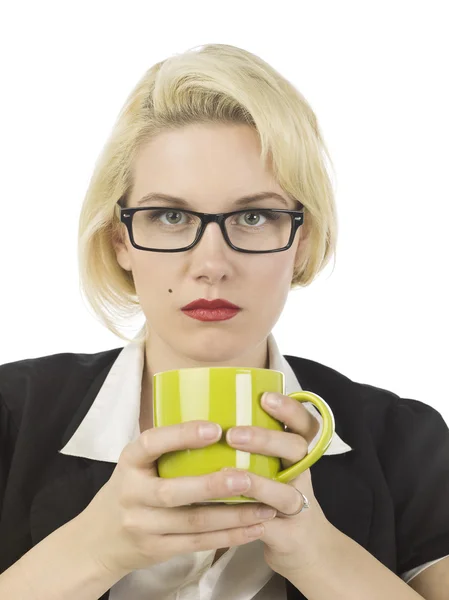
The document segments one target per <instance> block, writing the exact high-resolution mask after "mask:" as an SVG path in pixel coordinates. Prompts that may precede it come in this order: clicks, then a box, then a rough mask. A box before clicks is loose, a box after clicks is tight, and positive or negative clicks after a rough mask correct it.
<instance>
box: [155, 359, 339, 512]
mask: <svg viewBox="0 0 449 600" xmlns="http://www.w3.org/2000/svg"><path fill="white" fill-rule="evenodd" d="M284 390H285V387H284V373H283V372H282V371H276V370H274V369H259V368H252V367H251V368H249V367H194V368H185V369H173V370H170V371H161V372H159V373H155V374H154V375H153V421H154V427H165V426H167V425H176V424H179V423H183V422H186V421H194V420H197V419H199V420H205V421H212V422H214V423H218V424H219V425H220V426H221V428H222V432H223V433H222V436H221V438H220V439H219V440H218V441H217V442H216V443H214V444H211V445H209V446H206V447H205V448H192V449H185V450H177V451H174V452H167V453H166V454H163V455H162V456H161V457H159V459H158V461H157V467H158V474H159V477H164V478H168V477H183V476H197V475H206V474H208V473H213V472H214V471H220V470H221V469H222V468H223V467H234V468H237V469H245V470H247V471H250V472H252V473H256V474H257V475H261V476H263V477H267V478H270V479H274V480H275V481H279V482H281V483H287V482H289V481H291V480H292V479H294V478H295V477H297V476H298V475H299V474H300V473H302V472H303V471H305V470H306V469H308V468H309V467H310V466H311V465H313V464H314V463H315V462H316V461H317V460H319V459H320V458H321V456H322V455H323V454H324V452H326V450H327V448H328V447H329V445H330V443H331V441H332V436H333V434H334V431H335V423H334V417H333V414H332V411H331V410H330V409H329V408H328V406H327V404H326V403H325V401H324V400H323V399H322V398H321V397H320V396H318V395H317V394H314V393H312V392H307V391H299V392H294V393H292V394H288V395H289V396H290V397H291V398H294V399H295V400H298V402H311V403H312V404H313V405H314V406H315V407H316V408H317V409H318V411H319V412H320V414H321V416H322V418H323V430H322V434H321V437H320V439H319V441H318V443H317V444H316V445H315V447H314V448H313V449H312V450H311V452H310V453H309V454H307V455H306V456H305V457H304V458H302V459H301V460H300V461H298V462H297V463H295V464H294V465H291V466H290V467H288V468H287V469H283V470H281V466H282V465H281V459H280V458H276V457H272V456H264V455H262V454H255V453H249V452H245V451H242V450H237V449H235V448H233V447H231V446H229V445H228V444H227V442H226V432H227V430H228V429H230V428H231V427H236V426H240V425H247V426H248V425H250V426H256V427H265V428H267V429H273V430H276V431H283V430H284V426H283V424H282V423H281V422H280V421H278V420H276V419H274V418H273V417H272V416H271V415H269V414H268V413H267V412H266V411H265V410H264V409H263V408H262V406H261V402H260V401H261V398H262V395H263V394H264V392H278V393H281V394H284V393H285V392H284ZM211 502H224V503H226V504H234V503H240V502H257V500H255V499H253V498H250V497H246V496H244V495H236V496H230V497H227V498H217V499H213V500H209V501H207V502H204V503H201V504H209V503H211Z"/></svg>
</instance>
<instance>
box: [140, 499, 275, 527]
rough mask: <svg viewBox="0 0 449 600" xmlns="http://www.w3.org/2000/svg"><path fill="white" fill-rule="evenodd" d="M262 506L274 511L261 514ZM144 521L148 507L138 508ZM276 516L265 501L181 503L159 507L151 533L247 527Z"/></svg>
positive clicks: (146, 519)
mask: <svg viewBox="0 0 449 600" xmlns="http://www.w3.org/2000/svg"><path fill="white" fill-rule="evenodd" d="M260 509H266V510H268V511H270V512H271V514H270V515H265V516H264V515H262V514H260V513H259V510H260ZM139 514H140V515H141V516H140V519H141V522H142V523H145V522H146V521H148V510H147V509H145V508H142V509H141V510H138V513H137V518H138V517H139ZM275 516H276V511H275V510H274V509H273V508H271V507H269V506H264V505H262V504H253V503H251V504H244V505H241V506H220V505H217V506H182V507H179V508H160V509H158V510H157V518H156V519H155V520H154V523H152V526H151V533H152V534H161V535H163V534H172V533H178V534H182V533H201V532H208V531H217V529H218V530H224V529H236V528H238V527H248V526H250V525H254V524H256V523H261V522H264V521H269V520H270V519H273V518H274V517H275Z"/></svg>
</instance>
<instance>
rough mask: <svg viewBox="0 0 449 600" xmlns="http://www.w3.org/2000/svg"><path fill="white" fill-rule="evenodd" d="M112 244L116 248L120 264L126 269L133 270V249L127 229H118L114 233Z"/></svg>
mask: <svg viewBox="0 0 449 600" xmlns="http://www.w3.org/2000/svg"><path fill="white" fill-rule="evenodd" d="M112 245H113V247H114V250H115V255H116V257H117V262H118V264H119V265H120V266H121V267H122V269H124V270H125V271H132V266H131V250H130V246H131V245H130V243H129V240H128V234H127V232H125V231H123V230H122V231H121V232H120V231H118V232H117V231H116V232H114V234H113V235H112Z"/></svg>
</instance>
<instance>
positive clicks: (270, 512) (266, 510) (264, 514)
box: [256, 506, 277, 519]
mask: <svg viewBox="0 0 449 600" xmlns="http://www.w3.org/2000/svg"><path fill="white" fill-rule="evenodd" d="M276 512H277V511H275V510H274V508H270V507H269V506H262V507H261V508H258V509H257V510H256V514H257V516H258V517H261V518H262V519H271V517H274V515H275V514H276Z"/></svg>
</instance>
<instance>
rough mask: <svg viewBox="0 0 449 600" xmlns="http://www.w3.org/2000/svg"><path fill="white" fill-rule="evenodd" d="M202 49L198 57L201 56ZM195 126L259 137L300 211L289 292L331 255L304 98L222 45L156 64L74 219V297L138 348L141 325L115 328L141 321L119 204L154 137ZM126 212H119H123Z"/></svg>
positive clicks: (325, 198) (325, 180)
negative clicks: (300, 240)
mask: <svg viewBox="0 0 449 600" xmlns="http://www.w3.org/2000/svg"><path fill="white" fill-rule="evenodd" d="M197 48H199V49H197ZM193 123H228V124H229V123H236V124H245V125H248V126H250V127H252V128H253V129H254V130H255V131H256V132H257V133H258V135H259V139H260V144H261V160H262V161H264V162H263V164H266V163H265V161H266V160H267V159H269V160H270V166H271V168H272V170H273V173H274V176H275V178H276V180H277V181H278V183H279V185H280V186H281V187H282V188H283V189H284V190H285V192H286V193H287V194H289V195H290V196H291V197H292V198H294V199H297V200H299V201H300V202H301V203H302V204H303V206H304V208H303V210H304V223H303V225H302V226H301V228H300V230H299V231H300V232H301V231H302V230H304V231H302V233H301V236H305V239H304V244H305V247H304V251H302V252H301V254H300V255H299V259H298V261H297V264H295V268H294V272H293V278H292V282H291V288H292V289H293V288H295V287H300V286H302V287H305V286H307V285H309V284H310V283H312V281H313V280H314V279H315V277H316V276H317V275H318V273H319V272H320V271H321V270H323V269H324V267H325V266H326V265H327V264H328V262H329V260H330V258H331V257H332V255H333V254H335V256H336V243H337V214H336V206H335V199H334V192H333V189H332V184H331V180H330V177H329V173H328V170H327V166H326V159H328V161H329V164H330V165H331V166H332V168H333V165H332V161H331V159H330V156H329V153H328V151H327V148H326V145H325V143H324V141H323V138H322V135H321V133H320V130H319V127H318V124H317V119H316V116H315V114H314V112H313V110H312V109H311V107H310V106H309V104H308V103H307V101H306V100H305V98H304V97H303V96H302V94H301V93H300V92H299V91H298V90H297V89H296V88H295V87H294V86H293V85H292V84H291V83H290V82H289V81H287V80H286V79H285V78H284V77H282V76H281V75H280V73H278V72H277V71H276V70H275V69H274V68H273V67H271V66H270V65H269V64H267V63H266V62H265V61H263V60H262V59H261V58H259V57H258V56H256V55H254V54H252V53H251V52H249V51H247V50H243V49H241V48H237V47H235V46H231V45H227V44H207V45H204V46H199V47H195V48H192V49H190V50H188V51H186V52H184V53H182V54H176V55H174V56H172V57H170V58H168V59H166V60H164V61H161V62H159V63H156V64H155V65H154V66H152V67H151V68H150V69H149V70H148V71H146V72H145V74H144V75H143V77H142V78H141V79H140V81H139V82H138V83H137V85H136V86H135V88H134V89H133V90H132V91H131V93H130V95H129V96H128V98H127V100H126V102H125V104H124V106H123V108H122V110H121V111H120V113H119V115H118V118H117V120H116V123H115V124H114V126H113V128H112V133H111V135H110V136H109V139H108V140H107V141H106V143H105V145H104V148H103V150H102V152H101V154H100V156H99V158H98V160H97V162H96V165H95V168H94V171H93V174H92V177H91V180H90V182H89V186H88V189H87V193H86V195H85V198H84V202H83V206H82V209H81V214H80V221H79V234H78V258H79V274H80V289H81V291H82V292H83V293H84V295H85V296H86V298H87V300H88V302H89V304H90V306H91V307H92V309H93V311H94V316H96V317H97V318H98V319H99V320H100V322H101V323H103V324H104V325H105V326H106V327H107V328H108V329H109V330H110V331H111V332H112V333H114V334H115V335H117V336H118V337H120V338H121V339H123V340H125V341H127V342H129V341H131V339H134V340H144V339H145V336H146V326H145V324H144V326H143V328H142V329H141V330H140V332H139V333H138V335H137V336H132V337H131V338H129V337H127V336H126V335H125V334H124V333H123V332H122V331H120V327H124V328H126V327H129V321H130V318H133V317H136V316H138V315H142V311H141V308H140V303H139V299H138V297H137V294H136V289H135V286H134V281H133V277H132V273H131V272H130V271H126V270H124V269H123V268H122V267H121V266H120V265H119V264H118V262H117V258H116V254H115V250H114V247H113V244H112V241H113V239H120V238H121V236H122V235H123V230H124V225H123V224H122V223H120V219H119V214H118V211H117V206H116V202H117V201H118V200H119V199H122V198H126V197H127V195H128V194H129V193H130V190H132V186H133V171H132V168H133V161H134V158H135V157H136V154H137V153H138V152H139V149H140V148H141V147H142V146H143V145H144V144H146V143H147V142H148V141H149V140H150V139H151V138H153V137H154V136H157V135H158V133H160V132H162V131H164V130H168V129H178V128H181V127H183V126H185V125H189V124H193ZM123 205H124V206H125V204H123Z"/></svg>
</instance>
